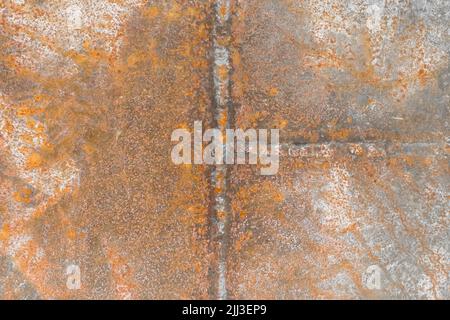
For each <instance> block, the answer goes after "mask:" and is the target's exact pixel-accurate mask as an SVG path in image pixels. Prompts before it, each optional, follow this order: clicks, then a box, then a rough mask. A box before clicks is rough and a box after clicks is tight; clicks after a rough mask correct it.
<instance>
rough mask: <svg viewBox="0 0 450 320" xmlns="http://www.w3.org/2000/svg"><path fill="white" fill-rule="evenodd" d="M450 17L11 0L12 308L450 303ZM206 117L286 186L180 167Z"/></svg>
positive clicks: (221, 1) (3, 40)
mask: <svg viewBox="0 0 450 320" xmlns="http://www.w3.org/2000/svg"><path fill="white" fill-rule="evenodd" d="M449 12H450V5H449V2H448V1H438V0H434V1H419V0H417V1H381V0H380V1H376V0H373V1H369V0H367V1H362V0H352V1H338V0H324V1H294V0H270V1H269V0H262V1H261V0H258V1H257V0H250V1H248V0H247V1H237V0H235V1H232V0H208V1H182V0H179V1H175V0H171V1H147V0H146V1H144V0H58V1H37V0H3V1H2V2H0V151H1V157H0V298H3V299H84V298H90V299H111V298H112V299H208V298H210V299H225V298H230V299H255V298H270V299H289V298H290V299H327V298H355V299H361V298H363V299H365V298H383V299H386V298H419V299H449V298H450V295H449V291H448V289H449V270H450V268H449V240H450V239H449V231H450V230H449V226H448V224H449V219H448V218H449V216H448V190H449V172H448V151H449V148H448V133H449V131H448V119H449V113H448V111H449V110H448V108H449V105H450V101H449V100H450V99H449V92H450V90H449V88H450V80H449V49H450V48H449V36H450V35H449V23H450V22H449V21H450V17H449ZM194 121H202V122H203V123H204V126H205V127H217V128H219V129H221V130H225V128H242V129H248V128H255V129H256V128H279V129H280V136H281V143H282V146H281V154H280V169H279V172H278V174H276V175H274V176H261V175H260V173H259V168H258V166H252V165H216V166H206V165H182V166H176V165H174V164H173V163H172V161H171V158H170V153H171V149H172V147H173V144H172V143H171V133H172V131H173V130H175V129H177V128H187V129H190V128H192V124H193V122H194ZM70 265H76V266H79V268H80V270H81V287H80V288H78V289H77V290H73V289H71V288H69V287H68V286H67V273H66V270H67V267H68V266H70ZM371 266H372V267H373V266H376V267H377V268H378V269H379V270H380V272H381V284H380V287H379V288H375V289H374V288H370V287H368V286H367V283H366V278H365V277H366V276H367V270H368V268H370V267H371Z"/></svg>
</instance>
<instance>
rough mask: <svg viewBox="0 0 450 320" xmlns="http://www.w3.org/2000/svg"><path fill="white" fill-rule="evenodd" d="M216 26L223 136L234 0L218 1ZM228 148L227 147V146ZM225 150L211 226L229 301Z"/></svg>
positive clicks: (219, 293) (219, 284) (221, 292)
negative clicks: (232, 4) (232, 0)
mask: <svg viewBox="0 0 450 320" xmlns="http://www.w3.org/2000/svg"><path fill="white" fill-rule="evenodd" d="M213 6H214V24H213V31H212V40H213V46H212V50H213V66H212V72H213V84H214V103H213V105H214V110H213V116H214V123H215V124H216V125H217V128H218V129H220V130H221V131H222V132H223V133H225V130H226V129H227V128H229V127H230V106H231V105H232V101H231V87H230V83H231V80H230V73H231V63H230V48H229V44H228V40H229V39H230V34H231V0H214V3H213ZM224 148H225V145H224ZM225 156H226V153H225V149H224V152H223V158H222V163H223V164H216V165H215V166H214V167H213V169H212V172H211V183H212V187H213V203H214V206H213V214H212V217H211V224H212V227H213V230H214V232H213V233H212V236H213V238H212V241H214V242H215V246H214V247H215V248H216V254H217V265H216V266H215V267H216V270H215V274H216V277H215V278H214V281H215V282H216V283H215V284H213V287H214V288H216V289H215V292H214V295H215V298H217V299H219V300H225V299H227V298H228V290H227V277H226V275H227V248H228V237H229V231H228V228H229V219H230V213H229V212H230V208H229V201H228V198H227V188H228V181H227V179H228V174H227V165H226V162H225Z"/></svg>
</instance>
